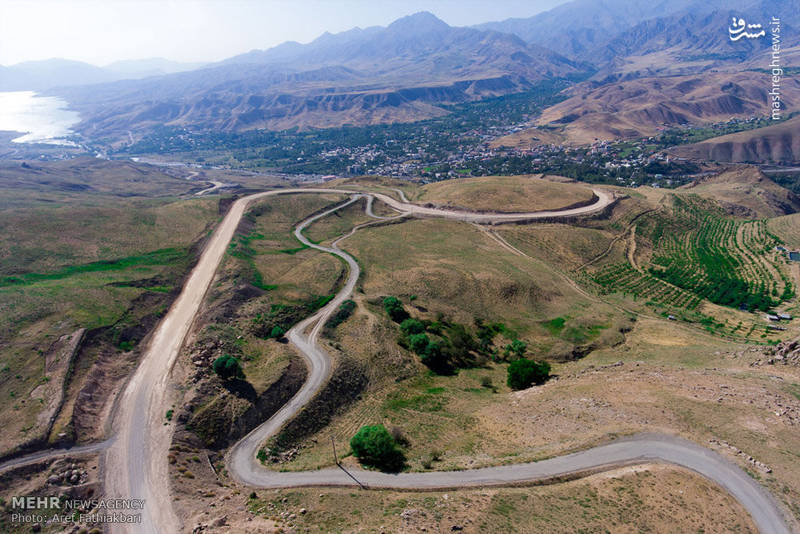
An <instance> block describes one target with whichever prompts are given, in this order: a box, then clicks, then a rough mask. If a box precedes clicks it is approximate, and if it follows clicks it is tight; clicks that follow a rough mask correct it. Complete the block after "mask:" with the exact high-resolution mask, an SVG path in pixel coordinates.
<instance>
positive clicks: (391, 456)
mask: <svg viewBox="0 0 800 534" xmlns="http://www.w3.org/2000/svg"><path fill="white" fill-rule="evenodd" d="M350 448H351V449H352V450H353V454H354V455H355V457H356V458H358V461H359V462H361V463H362V464H363V465H366V466H368V467H375V468H377V469H380V470H381V471H387V472H390V473H396V472H398V471H400V470H401V469H402V468H403V466H404V465H405V462H406V459H405V456H404V455H403V452H402V451H401V450H400V449H399V448H397V443H396V442H395V440H394V438H393V437H392V436H391V434H389V431H388V430H386V427H384V426H383V425H374V426H363V427H361V429H360V430H359V431H358V432H357V433H356V435H355V436H353V437H352V438H351V439H350Z"/></svg>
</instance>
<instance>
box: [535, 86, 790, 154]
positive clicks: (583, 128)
mask: <svg viewBox="0 0 800 534" xmlns="http://www.w3.org/2000/svg"><path fill="white" fill-rule="evenodd" d="M783 82H784V83H783V85H782V87H781V90H782V96H783V103H784V104H785V106H786V108H787V110H793V109H797V108H798V106H800V80H797V79H793V78H784V80H783ZM768 90H769V86H768V84H767V74H765V73H763V72H755V71H752V72H741V73H735V74H731V73H719V72H717V73H706V74H702V75H692V76H670V77H665V78H641V79H636V80H629V81H624V82H619V83H609V84H605V85H602V86H600V87H593V86H592V85H591V84H582V85H579V86H576V88H575V89H574V90H573V96H572V97H571V98H569V99H567V100H565V101H563V102H560V103H558V104H556V105H554V106H551V107H549V108H548V109H546V110H545V111H544V112H543V113H542V115H541V117H540V118H539V120H538V124H539V125H548V124H549V125H556V126H563V132H564V135H565V137H566V138H567V140H568V141H571V142H573V143H577V144H587V143H591V142H593V141H595V140H612V139H619V138H636V137H644V136H649V135H655V134H656V133H658V132H659V130H661V129H663V128H665V127H671V126H678V125H688V124H703V123H713V122H721V121H727V120H729V119H731V118H734V117H739V118H744V117H752V116H763V115H766V114H768V113H769V108H768V107H767V91H768Z"/></svg>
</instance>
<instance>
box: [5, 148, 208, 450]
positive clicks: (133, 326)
mask: <svg viewBox="0 0 800 534" xmlns="http://www.w3.org/2000/svg"><path fill="white" fill-rule="evenodd" d="M192 188H193V185H192V184H188V183H186V181H185V180H183V179H179V178H176V177H172V176H170V175H167V174H164V173H162V172H161V171H159V170H157V169H154V168H151V167H140V166H134V165H132V164H129V163H121V164H116V163H110V162H101V161H99V160H89V161H85V160H77V161H74V162H71V163H69V164H68V163H55V164H49V163H48V164H44V163H43V164H39V163H35V164H31V168H28V169H23V168H21V167H20V166H19V164H15V165H11V164H4V165H3V166H0V198H2V201H0V202H2V206H3V209H2V210H1V211H0V230H2V231H0V310H2V311H0V399H2V402H0V425H2V427H3V428H4V432H3V433H2V437H1V438H0V453H5V452H8V451H9V450H11V449H13V448H14V447H16V446H18V445H20V444H22V443H25V442H28V441H30V440H32V439H36V438H43V439H47V438H48V435H47V430H48V428H49V418H50V414H51V409H53V408H57V405H58V401H56V402H55V406H51V405H52V404H53V399H58V398H59V397H60V391H61V380H62V379H63V378H64V377H65V376H66V377H67V379H68V380H69V384H71V385H75V386H76V387H75V388H73V387H71V386H68V387H67V390H68V391H67V396H66V398H65V399H64V402H65V407H64V409H63V410H62V411H61V417H62V419H63V421H62V423H61V424H58V423H57V424H56V427H57V430H56V431H55V434H59V433H61V432H62V431H63V432H67V433H69V432H72V430H73V429H71V428H69V427H70V420H71V418H72V412H71V408H72V403H73V402H74V396H75V395H77V394H78V392H79V390H80V389H81V388H82V386H79V384H82V380H83V379H84V378H85V377H86V376H87V375H89V374H90V372H91V369H92V368H93V367H94V363H95V360H96V358H97V356H98V355H97V354H88V353H83V352H81V351H83V348H85V347H87V346H91V345H93V343H94V341H93V340H96V339H99V338H102V339H103V340H105V341H104V344H105V345H107V348H108V349H109V352H108V354H106V357H107V358H108V359H109V360H110V363H109V365H112V366H113V365H115V363H114V361H115V360H116V363H117V364H119V365H122V366H123V367H126V366H129V365H130V363H131V357H132V356H131V354H132V353H129V351H131V350H132V349H135V346H136V344H137V343H138V342H139V341H141V339H142V337H141V336H143V335H144V334H145V333H146V328H145V329H142V328H141V326H142V325H143V324H149V322H152V319H153V318H154V317H156V316H157V314H159V313H163V310H165V309H166V305H167V304H168V302H169V298H170V294H171V292H173V291H174V290H175V288H176V287H177V285H178V284H179V282H180V280H181V278H182V276H183V275H184V273H185V272H186V270H187V269H188V267H189V266H190V264H191V262H192V259H193V256H194V252H192V250H191V247H192V246H193V245H195V244H196V243H198V242H199V241H200V240H202V239H203V238H204V237H205V235H206V234H207V232H208V231H209V230H210V229H211V227H212V225H213V224H214V222H215V221H216V220H217V218H218V217H219V213H218V199H216V198H213V199H212V198H189V197H188V196H182V195H186V193H188V192H190V191H191V189H192ZM79 329H87V333H86V337H85V338H84V340H83V343H81V344H80V345H79V352H80V354H79V355H78V358H77V360H76V361H75V363H74V365H73V366H72V369H71V372H70V373H67V372H66V369H65V366H69V364H70V357H71V351H70V352H68V353H64V352H63V350H62V347H61V343H59V341H58V340H59V339H60V338H62V336H66V335H72V334H74V333H76V332H78V331H79ZM126 354H127V355H126ZM51 381H53V382H52V383H51ZM56 382H58V383H56ZM101 423H102V421H100V420H98V421H97V425H98V426H99V425H100V424H101ZM55 434H54V435H55Z"/></svg>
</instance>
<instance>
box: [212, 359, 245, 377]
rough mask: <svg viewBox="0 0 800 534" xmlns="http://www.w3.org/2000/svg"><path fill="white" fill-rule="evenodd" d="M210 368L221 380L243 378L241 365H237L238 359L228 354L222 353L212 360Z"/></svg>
mask: <svg viewBox="0 0 800 534" xmlns="http://www.w3.org/2000/svg"><path fill="white" fill-rule="evenodd" d="M212 368H213V369H214V372H215V373H217V376H219V377H220V378H221V379H223V380H230V379H232V378H237V379H241V378H244V371H242V366H241V365H239V360H237V359H236V358H234V357H233V356H231V355H230V354H223V355H222V356H220V357H219V358H217V359H216V360H214V364H213V365H212Z"/></svg>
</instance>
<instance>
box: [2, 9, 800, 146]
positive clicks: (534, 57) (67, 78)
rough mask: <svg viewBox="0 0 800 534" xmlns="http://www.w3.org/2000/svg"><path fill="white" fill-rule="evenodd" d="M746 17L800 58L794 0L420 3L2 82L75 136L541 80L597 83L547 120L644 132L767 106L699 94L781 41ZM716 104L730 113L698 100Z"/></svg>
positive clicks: (298, 113)
mask: <svg viewBox="0 0 800 534" xmlns="http://www.w3.org/2000/svg"><path fill="white" fill-rule="evenodd" d="M742 13H746V14H747V16H748V17H749V18H750V19H751V20H753V21H755V20H758V21H760V22H765V21H766V20H768V19H769V17H771V16H780V17H781V20H782V25H783V33H782V34H783V36H784V42H783V43H782V44H783V46H784V49H785V50H787V55H786V58H787V61H789V63H787V65H791V64H792V63H791V62H792V61H795V62H797V61H800V35H798V32H797V31H796V30H795V28H800V14H799V13H800V12H798V11H797V10H796V9H795V6H794V2H793V1H792V0H772V1H765V0H760V1H756V0H702V1H701V0H672V1H667V0H654V1H653V2H651V3H648V4H644V3H641V2H634V1H632V0H575V1H573V2H569V3H566V4H563V5H561V6H559V7H557V8H555V9H552V10H550V11H548V12H545V13H541V14H539V15H536V16H534V17H530V18H527V19H509V20H506V21H501V22H493V23H486V24H481V25H478V26H476V27H472V28H462V27H451V26H449V25H448V24H446V23H445V22H443V21H441V20H439V19H438V18H436V17H435V16H434V15H432V14H430V13H427V12H422V13H417V14H415V15H411V16H408V17H404V18H401V19H398V20H396V21H395V22H393V23H392V24H390V25H388V26H386V27H378V26H375V27H369V28H363V29H362V28H354V29H352V30H349V31H345V32H342V33H338V34H330V33H325V34H323V35H321V36H320V37H319V38H317V39H316V40H314V41H312V42H311V43H308V44H300V43H296V42H287V43H283V44H281V45H278V46H276V47H273V48H270V49H268V50H253V51H251V52H248V53H245V54H240V55H238V56H234V57H232V58H229V59H226V60H224V61H221V62H218V63H212V64H207V65H202V66H198V65H184V64H173V63H170V62H166V61H164V60H144V61H142V62H120V63H117V64H112V65H109V66H107V67H105V68H98V67H93V66H91V65H86V64H79V63H75V62H67V61H64V60H51V61H48V62H38V63H37V64H36V65H33V64H21V65H16V66H14V67H2V68H0V90H11V89H31V90H41V89H43V88H49V93H51V94H56V95H59V96H62V97H64V98H66V99H67V100H68V101H69V103H70V105H71V106H72V107H73V108H75V109H77V110H78V111H79V112H80V113H81V115H82V117H83V119H84V120H83V122H82V123H81V124H80V125H78V127H77V129H78V131H80V132H81V133H83V134H85V135H89V136H92V137H100V138H103V139H106V140H114V139H122V138H129V137H130V135H133V136H137V135H139V134H143V133H145V132H147V131H149V130H151V129H152V128H154V127H158V126H162V125H167V126H180V127H187V128H190V129H191V130H193V131H204V130H223V131H243V130H249V129H258V128H266V129H286V128H292V127H299V128H324V127H335V126H341V125H344V124H353V125H363V124H375V123H383V122H398V121H399V122H403V121H415V120H420V119H424V118H429V117H435V116H439V115H442V114H445V113H447V112H448V111H447V109H446V107H447V106H448V105H451V104H456V103H461V102H468V101H474V100H481V99H484V98H487V97H495V96H502V95H507V94H513V93H519V92H522V91H525V90H528V89H531V88H532V87H534V86H536V85H537V84H538V83H540V82H542V81H544V80H551V79H555V78H564V79H569V80H576V79H581V78H584V79H585V78H589V77H591V79H590V80H589V81H586V82H584V83H582V84H579V85H578V86H577V87H575V88H574V89H572V93H571V94H572V95H579V96H580V99H576V98H574V97H573V98H572V99H570V100H569V106H570V107H571V108H572V111H570V112H569V113H561V112H559V108H556V109H555V110H551V111H547V112H545V114H544V117H554V118H553V119H552V120H554V121H560V122H562V123H565V124H566V122H572V121H566V122H565V121H564V120H563V119H564V116H568V117H567V118H570V117H572V116H575V117H582V118H583V119H581V121H579V122H578V123H577V125H578V126H580V122H584V123H586V124H587V126H588V128H589V129H591V130H597V131H600V132H606V133H607V134H609V135H616V134H615V132H617V131H627V132H629V133H634V132H635V133H641V132H646V131H649V130H652V128H650V127H651V126H661V125H664V124H667V125H669V124H681V123H687V122H695V121H696V120H700V121H702V120H710V119H711V118H712V117H713V118H718V117H720V116H724V115H726V114H729V112H730V115H732V116H739V115H742V114H751V113H755V112H756V111H757V108H758V99H759V98H761V97H763V94H760V93H759V94H756V93H757V92H758V91H756V90H755V89H753V88H750V87H749V85H748V84H750V83H751V82H746V83H745V86H747V87H746V88H745V89H746V92H748V94H752V95H755V96H753V97H752V98H751V97H747V98H741V97H739V96H736V95H733V96H731V95H730V94H727V93H725V92H724V91H723V92H721V93H719V94H716V93H715V91H717V89H718V88H719V87H721V86H724V85H725V83H727V82H726V81H723V82H721V83H719V84H717V81H719V80H718V78H719V76H712V77H711V78H709V83H712V85H709V87H708V88H707V91H706V92H707V93H708V95H707V96H708V98H705V97H703V98H701V99H700V100H702V102H699V101H698V98H697V95H698V94H703V91H704V90H703V89H702V87H701V88H699V89H698V87H697V86H698V84H699V85H700V86H703V85H704V83H705V81H704V79H703V76H704V74H705V73H709V72H726V73H728V74H727V75H728V76H729V77H730V76H733V75H735V74H736V72H738V71H739V70H742V68H743V65H747V66H748V67H747V68H750V69H753V68H755V67H754V65H756V62H757V61H763V59H764V58H765V57H766V56H765V54H767V53H768V51H769V46H770V43H769V40H768V39H760V40H756V41H750V40H743V41H738V42H732V41H730V39H729V38H728V31H727V29H728V26H729V25H730V21H731V19H732V17H734V16H737V15H741V14H742ZM793 50H797V51H798V52H799V53H796V54H795V53H793V52H792V51H793ZM198 67H199V68H198ZM191 69H193V70H191ZM181 71H183V72H181ZM674 75H681V76H695V77H697V80H695V81H693V82H692V83H691V84H690V85H691V86H692V90H691V91H689V92H687V93H681V91H680V88H681V87H684V86H685V84H682V82H680V81H679V82H676V83H672V82H669V81H667V82H665V86H667V87H670V86H672V87H673V89H670V90H669V92H670V94H669V95H664V94H662V93H663V91H662V89H661V88H660V85H662V84H660V83H659V82H658V81H657V78H659V77H665V76H667V77H668V76H674ZM723 77H724V76H723ZM647 79H649V80H651V81H641V82H637V80H647ZM712 79H714V81H713V82H711V80H712ZM54 80H57V82H58V83H57V84H55V85H58V87H53V86H54ZM653 80H656V81H653ZM619 82H625V83H627V82H632V83H633V82H635V83H634V85H633V86H631V87H634V86H635V85H636V84H638V86H639V87H637V88H636V89H635V90H634V91H638V92H637V93H636V98H634V97H632V96H631V90H632V89H631V87H626V86H620V88H619V89H615V88H614V87H613V86H609V87H608V88H605V89H602V95H600V94H599V93H596V92H595V93H593V91H597V90H599V89H600V88H602V87H603V86H604V85H606V84H613V83H619ZM736 83H738V82H736ZM752 83H757V82H752ZM713 84H716V85H713ZM739 85H740V86H742V84H741V83H739ZM742 87H744V86H742ZM9 88H11V89H9ZM698 91H699V92H698ZM754 91H755V92H754ZM717 92H719V91H717ZM761 93H763V91H761ZM598 95H600V96H598ZM567 96H569V95H567ZM664 98H666V99H667V100H663V101H662V100H659V99H664ZM732 98H733V100H731V99H732ZM603 99H605V100H608V101H609V102H610V100H614V102H613V105H611V106H605V107H606V108H608V109H604V108H603V105H600V104H598V102H599V101H601V100H603ZM609 99H610V100H609ZM720 99H722V100H725V99H728V100H729V102H728V103H727V104H726V103H723V102H722V101H721V100H720ZM737 99H738V100H737ZM647 100H650V102H645V101H647ZM714 100H716V101H717V103H716V104H713V102H712V101H714ZM790 100H791V99H790ZM706 104H708V105H711V106H712V107H713V106H717V107H719V109H718V110H717V111H714V110H713V109H711V108H708V109H697V107H698V106H700V108H703V106H705V105H706ZM562 108H563V106H562ZM612 108H613V109H612ZM715 109H716V108H715ZM597 112H601V114H600V115H597V114H596V113H597ZM602 113H606V115H602ZM608 114H611V115H608ZM642 114H644V115H647V116H651V117H654V119H653V120H650V122H649V123H647V121H645V123H644V124H643V125H642V124H639V125H637V121H636V120H633V126H632V127H629V126H631V125H630V124H628V123H630V121H631V117H633V116H642ZM606 119H608V121H606ZM604 121H605V122H604ZM640 122H641V121H640ZM639 126H643V127H639ZM648 128H649V129H648ZM601 137H602V136H601Z"/></svg>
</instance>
